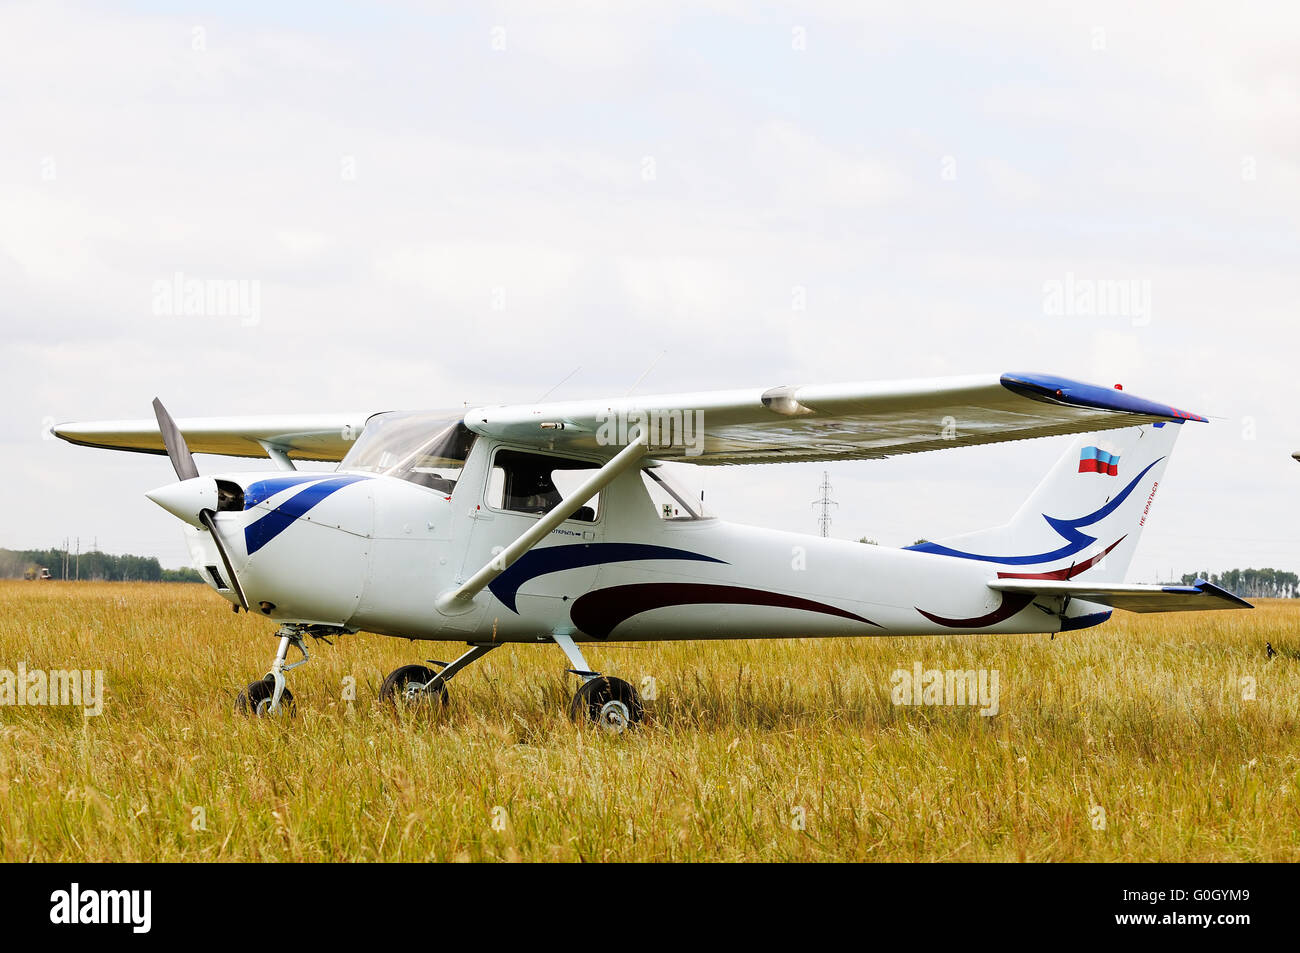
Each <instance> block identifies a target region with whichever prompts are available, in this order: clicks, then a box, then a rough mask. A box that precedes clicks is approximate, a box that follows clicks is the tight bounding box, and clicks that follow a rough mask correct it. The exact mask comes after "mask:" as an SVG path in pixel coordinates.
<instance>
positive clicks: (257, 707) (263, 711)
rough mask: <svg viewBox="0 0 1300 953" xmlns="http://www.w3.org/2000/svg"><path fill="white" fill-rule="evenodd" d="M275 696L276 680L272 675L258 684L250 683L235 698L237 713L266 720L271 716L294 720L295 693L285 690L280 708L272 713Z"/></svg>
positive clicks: (295, 707)
mask: <svg viewBox="0 0 1300 953" xmlns="http://www.w3.org/2000/svg"><path fill="white" fill-rule="evenodd" d="M274 696H275V679H273V678H272V677H271V676H270V675H268V676H266V678H263V679H259V680H258V681H256V682H249V683H248V687H247V688H245V689H244V690H243V691H242V692H240V693H239V694H238V695H237V696H236V697H235V711H237V712H239V713H240V714H241V715H255V716H256V717H258V718H265V717H269V716H271V715H273V714H274V715H282V716H288V717H289V718H292V717H293V716H294V715H296V714H297V713H298V712H297V706H296V705H295V704H294V701H293V692H291V691H289V689H287V688H286V689H285V690H284V691H283V692H281V693H280V706H279V708H278V709H277V710H276V711H274V712H272V711H271V710H270V708H271V701H272V699H273V698H274Z"/></svg>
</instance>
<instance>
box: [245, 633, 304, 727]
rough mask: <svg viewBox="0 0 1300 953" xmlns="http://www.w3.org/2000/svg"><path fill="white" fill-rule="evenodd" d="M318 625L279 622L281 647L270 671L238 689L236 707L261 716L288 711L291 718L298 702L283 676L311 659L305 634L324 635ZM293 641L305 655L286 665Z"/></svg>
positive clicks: (286, 712) (287, 713) (246, 712)
mask: <svg viewBox="0 0 1300 953" xmlns="http://www.w3.org/2000/svg"><path fill="white" fill-rule="evenodd" d="M319 629H320V627H315V626H297V625H282V626H280V631H279V632H277V633H276V634H277V635H279V636H280V647H279V648H278V649H277V650H276V653H275V659H274V660H273V661H272V662H271V671H269V672H267V674H266V675H265V676H264V677H263V678H261V679H259V680H258V681H256V682H249V684H248V687H247V688H245V689H244V690H243V691H242V692H240V693H239V695H238V696H237V697H236V698H235V711H237V712H239V713H240V714H241V715H256V716H258V717H259V718H261V717H266V716H270V715H287V716H288V717H290V718H292V717H293V716H294V715H295V714H296V713H297V706H296V705H295V704H294V701H293V693H292V692H291V691H289V689H288V688H286V687H285V684H284V681H285V680H284V676H285V673H286V672H291V671H293V670H294V669H295V668H297V667H298V666H299V665H306V664H307V663H308V662H310V661H311V656H310V655H308V654H307V645H306V643H305V642H304V641H303V635H304V634H306V635H310V636H312V637H313V638H324V637H325V632H324V631H318V630H319ZM291 645H292V646H293V647H294V648H296V649H297V650H298V651H299V652H301V653H302V658H300V659H299V660H298V661H296V662H291V663H289V664H288V665H286V664H285V657H286V656H287V655H288V654H289V646H291Z"/></svg>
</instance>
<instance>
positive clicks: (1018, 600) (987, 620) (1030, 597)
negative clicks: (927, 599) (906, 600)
mask: <svg viewBox="0 0 1300 953" xmlns="http://www.w3.org/2000/svg"><path fill="white" fill-rule="evenodd" d="M1000 595H1001V596H1002V604H1001V605H999V606H998V607H997V608H996V609H994V610H993V611H992V612H990V613H988V614H987V615H981V616H976V617H975V618H973V619H946V618H944V617H943V616H939V615H935V614H934V613H931V612H926V611H925V610H924V609H921V608H919V607H918V608H917V610H916V611H917V612H919V613H921V615H923V616H925V617H926V618H927V619H929V620H930V621H931V622H934V623H936V624H938V625H943V626H947V627H948V628H950V629H982V628H984V626H986V625H996V624H997V623H999V622H1005V621H1006V620H1007V619H1010V618H1011V617H1012V616H1013V615H1015V614H1016V613H1017V612H1019V611H1020V610H1021V609H1023V608H1024V607H1025V606H1027V605H1029V603H1031V602H1033V601H1034V594H1033V593H1032V592H1003V593H1001V594H1000Z"/></svg>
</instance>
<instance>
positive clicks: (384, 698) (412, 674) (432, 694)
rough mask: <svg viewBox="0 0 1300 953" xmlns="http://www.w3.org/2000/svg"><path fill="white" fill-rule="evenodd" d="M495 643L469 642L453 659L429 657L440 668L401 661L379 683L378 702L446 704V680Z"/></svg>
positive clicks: (432, 663)
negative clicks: (401, 664) (400, 665)
mask: <svg viewBox="0 0 1300 953" xmlns="http://www.w3.org/2000/svg"><path fill="white" fill-rule="evenodd" d="M498 645H500V643H499V642H497V643H483V644H478V645H475V644H473V643H470V646H469V651H467V652H466V653H465V654H464V655H462V656H460V657H459V658H457V659H456V660H455V661H453V662H439V661H437V660H435V659H429V664H430V665H436V666H438V669H439V671H437V672H435V671H434V670H433V669H431V668H426V667H425V666H423V665H403V666H402V667H401V668H398V669H394V670H393V671H391V672H389V673H388V677H387V678H385V679H384V683H383V684H382V685H380V686H379V702H380V704H383V705H392V706H395V707H397V708H410V707H414V706H416V705H420V704H423V703H426V702H431V703H433V704H435V705H438V706H439V707H441V706H442V705H445V704H447V682H449V681H451V677H452V676H453V675H455V674H456V673H457V672H459V671H460V670H461V669H462V668H464V667H465V666H466V665H469V664H470V663H471V662H477V661H478V660H479V659H481V658H482V657H483V656H485V655H487V654H488V653H489V652H491V651H492V650H493V649H494V648H496V647H497V646H498Z"/></svg>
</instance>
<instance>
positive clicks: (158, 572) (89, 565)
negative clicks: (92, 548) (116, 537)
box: [0, 549, 203, 582]
mask: <svg viewBox="0 0 1300 953" xmlns="http://www.w3.org/2000/svg"><path fill="white" fill-rule="evenodd" d="M77 561H78V557H77V554H76V553H69V552H66V551H64V550H62V549H25V550H15V549H0V579H22V578H24V577H25V576H27V575H28V574H33V575H34V574H35V573H37V572H39V571H40V570H41V569H42V568H44V569H48V570H49V571H50V578H52V579H63V578H64V565H65V563H66V566H67V578H69V579H76V578H78V572H77ZM80 563H81V567H80V578H81V579H83V580H103V581H105V582H202V581H203V577H201V576H200V575H199V574H198V573H196V572H195V571H194V570H193V569H163V568H162V564H161V563H159V562H158V559H157V557H154V556H133V555H130V554H129V553H125V554H123V555H120V556H113V555H110V554H108V553H101V552H91V553H82V554H81V556H80Z"/></svg>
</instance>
